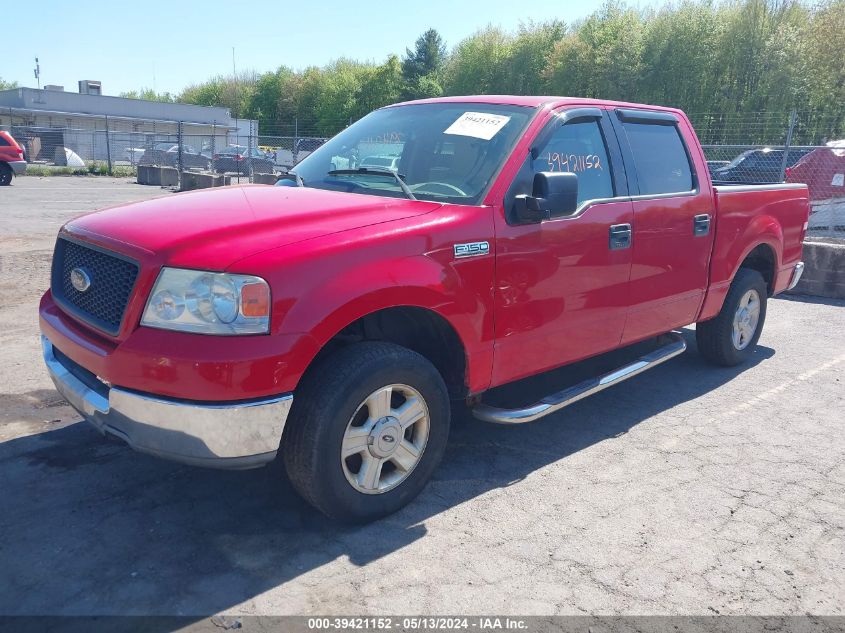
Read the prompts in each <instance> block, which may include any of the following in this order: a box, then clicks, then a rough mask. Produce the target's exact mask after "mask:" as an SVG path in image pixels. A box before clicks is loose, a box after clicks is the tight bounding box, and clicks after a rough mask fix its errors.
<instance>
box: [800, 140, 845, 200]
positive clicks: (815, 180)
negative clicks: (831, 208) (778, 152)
mask: <svg viewBox="0 0 845 633" xmlns="http://www.w3.org/2000/svg"><path fill="white" fill-rule="evenodd" d="M786 182H802V183H804V184H806V185H807V187H808V188H809V190H810V200H812V201H816V200H830V199H832V198H845V141H832V142H830V143H828V147H820V148H818V149H815V150H813V151H812V152H810V153H809V154H807V155H806V156H804V158H802V159H801V160H799V161H798V162H797V163H795V165H793V166H792V167H788V168H787V170H786Z"/></svg>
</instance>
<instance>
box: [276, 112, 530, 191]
mask: <svg viewBox="0 0 845 633" xmlns="http://www.w3.org/2000/svg"><path fill="white" fill-rule="evenodd" d="M535 112H536V109H535V108H528V107H522V106H512V105H495V104H486V103H425V104H410V105H403V106H395V107H391V108H384V109H381V110H376V111H375V112H372V113H371V114H369V115H367V116H366V117H364V118H363V119H361V120H360V121H358V122H357V123H355V124H353V125H351V126H349V127H348V128H346V129H345V130H343V131H342V132H341V133H340V134H338V135H337V136H335V137H334V138H332V139H331V140H329V141H328V142H327V143H325V144H324V145H322V146H321V147H319V148H318V149H317V150H315V151H314V152H313V153H312V154H310V155H309V156H308V157H307V158H305V159H304V160H303V161H302V162H301V163H299V164H298V165H297V166H296V167H295V168H294V169H293V170H292V172H293V173H295V176H299V177H300V178H301V179H302V182H303V183H304V185H305V186H306V187H315V188H318V189H330V190H333V191H346V192H351V193H365V194H371V195H381V196H391V197H401V198H404V197H408V196H407V194H406V192H404V191H403V187H401V186H400V183H399V182H398V178H386V177H385V176H384V174H381V173H367V172H368V170H367V169H361V167H365V168H366V167H367V166H368V165H371V166H375V165H378V166H380V167H381V166H384V167H381V169H382V170H390V171H393V172H394V173H396V174H397V175H398V176H399V177H401V180H402V181H403V182H404V183H405V184H406V185H407V188H408V189H409V190H410V191H411V192H412V193H413V196H414V198H416V199H419V200H432V201H438V202H452V203H456V204H479V203H480V199H481V196H482V195H483V194H484V191H485V190H486V188H487V185H488V183H489V182H490V180H491V179H492V178H493V176H494V175H495V174H496V173H497V172H498V170H499V168H500V167H501V166H502V164H503V163H504V161H505V159H506V158H507V157H508V155H509V153H510V152H511V150H512V149H513V146H514V144H515V142H516V140H517V139H518V138H519V136H520V134H521V132H522V131H523V130H524V129H525V126H526V125H527V123H528V121H529V120H530V119H531V117H532V116H533V115H534V114H535ZM385 168H386V169H385ZM373 171H375V170H373ZM353 172H354V173H353ZM279 184H280V185H286V186H296V181H295V180H293V179H286V180H281V181H279Z"/></svg>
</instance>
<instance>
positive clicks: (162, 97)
mask: <svg viewBox="0 0 845 633" xmlns="http://www.w3.org/2000/svg"><path fill="white" fill-rule="evenodd" d="M118 96H120V97H123V98H124V99H143V100H144V101H160V102H162V103H174V102H175V101H176V97H174V96H173V95H172V94H170V93H169V92H156V91H155V90H153V89H152V88H141V89H140V90H130V91H129V92H121V93H120V94H119V95H118Z"/></svg>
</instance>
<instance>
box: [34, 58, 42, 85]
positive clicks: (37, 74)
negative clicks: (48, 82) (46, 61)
mask: <svg viewBox="0 0 845 633" xmlns="http://www.w3.org/2000/svg"><path fill="white" fill-rule="evenodd" d="M35 80H36V81H37V82H38V89H39V90H41V64H39V63H38V58H37V57H36V58H35Z"/></svg>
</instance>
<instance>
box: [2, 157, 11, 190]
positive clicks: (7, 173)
mask: <svg viewBox="0 0 845 633" xmlns="http://www.w3.org/2000/svg"><path fill="white" fill-rule="evenodd" d="M11 184H12V168H11V167H9V166H8V165H7V164H6V163H0V187H5V186H7V185H11Z"/></svg>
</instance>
